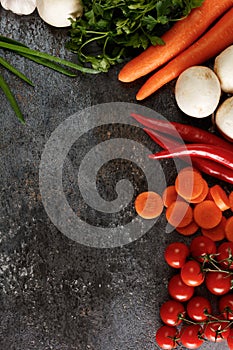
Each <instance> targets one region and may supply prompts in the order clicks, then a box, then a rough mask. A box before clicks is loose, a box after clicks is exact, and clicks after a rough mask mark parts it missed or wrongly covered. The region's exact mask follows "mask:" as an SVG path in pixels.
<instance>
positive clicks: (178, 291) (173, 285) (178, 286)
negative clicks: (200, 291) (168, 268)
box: [168, 274, 194, 302]
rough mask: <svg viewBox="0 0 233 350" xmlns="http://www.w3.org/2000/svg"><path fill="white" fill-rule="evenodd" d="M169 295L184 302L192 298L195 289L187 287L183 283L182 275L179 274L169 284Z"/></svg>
mask: <svg viewBox="0 0 233 350" xmlns="http://www.w3.org/2000/svg"><path fill="white" fill-rule="evenodd" d="M168 293H169V294H170V296H171V297H172V298H173V299H175V300H178V301H181V302H184V301H187V300H189V299H190V298H192V296H193V293H194V287H191V286H187V284H185V283H184V282H183V281H182V279H181V276H180V274H177V275H175V276H173V277H172V278H171V279H170V281H169V283H168Z"/></svg>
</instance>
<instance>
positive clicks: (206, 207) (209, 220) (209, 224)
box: [193, 200, 222, 229]
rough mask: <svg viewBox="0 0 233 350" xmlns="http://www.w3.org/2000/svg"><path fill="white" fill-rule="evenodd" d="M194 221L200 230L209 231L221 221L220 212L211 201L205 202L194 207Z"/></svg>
mask: <svg viewBox="0 0 233 350" xmlns="http://www.w3.org/2000/svg"><path fill="white" fill-rule="evenodd" d="M193 216H194V220H195V222H196V223H197V225H199V226H200V227H201V228H204V229H211V228H213V227H215V226H217V225H218V224H219V223H220V221H221V220H222V212H221V210H220V209H219V208H218V207H217V205H216V204H215V203H214V202H213V201H209V200H205V201H203V202H201V203H198V204H196V205H195V208H194V210H193Z"/></svg>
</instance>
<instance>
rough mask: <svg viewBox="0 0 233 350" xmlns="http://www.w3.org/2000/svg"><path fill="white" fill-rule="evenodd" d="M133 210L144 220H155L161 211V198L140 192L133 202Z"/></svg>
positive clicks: (152, 193)
mask: <svg viewBox="0 0 233 350" xmlns="http://www.w3.org/2000/svg"><path fill="white" fill-rule="evenodd" d="M135 210H136V212H137V213H138V215H140V216H141V217H142V218H144V219H154V218H157V217H158V216H159V215H160V214H161V213H162V211H163V200H162V197H161V196H160V195H159V194H158V193H156V192H152V191H148V192H142V193H140V194H139V195H138V196H137V198H136V200H135Z"/></svg>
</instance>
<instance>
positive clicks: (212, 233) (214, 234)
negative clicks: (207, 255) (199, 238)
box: [201, 216, 227, 242]
mask: <svg viewBox="0 0 233 350" xmlns="http://www.w3.org/2000/svg"><path fill="white" fill-rule="evenodd" d="M226 221H227V219H226V218H225V217H224V216H223V217H222V220H221V221H220V223H219V224H218V225H217V226H215V227H213V228H210V229H208V230H207V229H204V228H202V229H201V233H202V234H203V236H206V237H208V238H210V239H212V241H214V242H218V241H221V240H223V239H224V238H225V226H226Z"/></svg>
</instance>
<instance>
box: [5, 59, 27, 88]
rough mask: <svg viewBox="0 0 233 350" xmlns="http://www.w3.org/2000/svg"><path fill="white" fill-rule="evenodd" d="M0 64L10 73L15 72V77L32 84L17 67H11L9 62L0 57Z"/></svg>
mask: <svg viewBox="0 0 233 350" xmlns="http://www.w3.org/2000/svg"><path fill="white" fill-rule="evenodd" d="M0 64H1V65H2V66H3V67H5V68H7V69H8V70H9V71H10V72H11V73H13V74H15V75H16V76H17V77H19V78H20V79H22V80H23V81H25V82H26V83H27V84H29V85H31V86H34V85H33V83H32V82H31V80H29V79H28V78H27V77H26V76H25V75H24V74H23V73H21V72H20V71H19V70H18V69H16V68H15V67H13V66H12V65H11V64H10V63H8V62H7V61H6V60H4V58H2V57H0Z"/></svg>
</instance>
